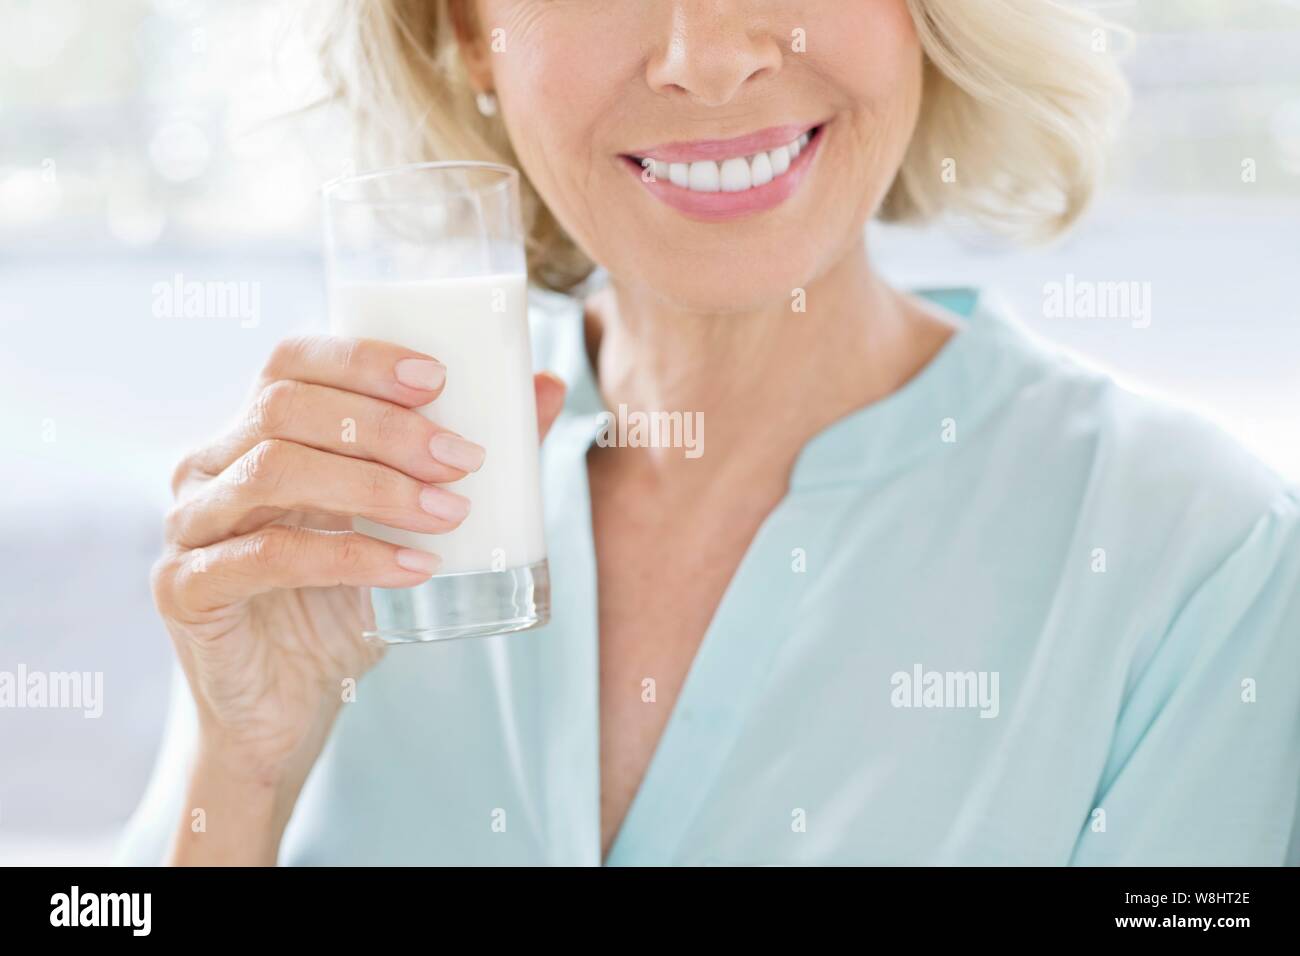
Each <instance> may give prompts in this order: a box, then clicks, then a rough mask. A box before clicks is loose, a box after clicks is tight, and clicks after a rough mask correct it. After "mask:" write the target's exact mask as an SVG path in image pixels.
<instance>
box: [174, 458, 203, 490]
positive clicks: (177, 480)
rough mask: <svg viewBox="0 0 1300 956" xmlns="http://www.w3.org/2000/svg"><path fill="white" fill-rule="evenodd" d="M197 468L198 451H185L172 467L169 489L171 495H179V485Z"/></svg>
mask: <svg viewBox="0 0 1300 956" xmlns="http://www.w3.org/2000/svg"><path fill="white" fill-rule="evenodd" d="M198 470H199V453H198V452H196V451H192V452H189V453H187V454H186V455H185V456H184V457H183V458H181V460H180V461H178V462H177V463H176V467H175V468H173V469H172V477H171V489H172V497H173V498H176V497H179V496H180V493H181V487H182V486H183V485H184V484H185V482H186V481H188V480H189V478H190V476H191V475H193V474H194V473H195V472H197V471H198Z"/></svg>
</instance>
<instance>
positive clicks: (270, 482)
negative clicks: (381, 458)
mask: <svg viewBox="0 0 1300 956" xmlns="http://www.w3.org/2000/svg"><path fill="white" fill-rule="evenodd" d="M469 507H470V503H469V499H468V498H466V497H465V496H464V495H458V494H456V493H455V492H454V491H449V490H448V489H446V488H443V487H441V486H439V485H431V484H426V483H424V482H421V481H416V480H415V479H414V478H412V477H410V476H409V475H404V474H402V473H401V472H400V471H397V470H396V469H394V468H389V467H388V466H387V465H381V464H378V463H377V462H370V461H361V460H360V459H357V458H346V457H344V456H342V455H332V454H330V453H329V452H324V451H320V450H319V449H316V448H309V447H307V446H306V445H299V444H297V443H295V442H290V441H282V440H280V439H272V440H270V441H264V442H261V443H260V444H258V445H256V446H254V447H253V448H252V449H250V450H249V451H248V452H246V453H245V454H244V455H242V456H240V457H239V458H238V459H237V460H236V461H234V462H233V463H232V464H231V465H230V467H228V468H227V469H226V470H225V471H223V472H222V473H221V474H220V475H218V476H217V478H216V479H215V480H213V481H209V482H205V483H204V484H202V485H200V486H198V487H197V489H196V490H195V492H194V494H193V495H191V496H190V497H189V498H188V499H186V500H185V501H184V502H182V503H180V504H179V505H177V506H176V507H175V508H173V509H172V511H171V512H170V514H169V515H168V517H167V537H168V540H169V541H171V542H174V543H175V544H177V545H178V546H180V547H182V548H201V547H204V546H205V545H209V544H213V543H215V542H217V541H221V540H223V539H225V538H231V537H235V536H237V535H241V534H247V533H249V532H251V531H253V530H255V529H256V528H259V527H262V526H263V525H266V524H270V523H271V522H272V521H275V520H277V519H279V518H281V517H283V516H284V515H285V514H287V513H288V512H290V511H305V512H323V513H325V514H331V515H340V516H347V517H360V518H367V519H369V520H370V521H374V522H377V523H379V524H383V525H388V526H390V527H393V528H404V529H406V530H408V531H418V532H422V533H424V534H445V533H446V532H448V531H450V530H452V529H453V528H455V527H456V526H457V525H459V524H460V523H461V522H462V521H464V520H465V516H466V515H467V514H468V513H469Z"/></svg>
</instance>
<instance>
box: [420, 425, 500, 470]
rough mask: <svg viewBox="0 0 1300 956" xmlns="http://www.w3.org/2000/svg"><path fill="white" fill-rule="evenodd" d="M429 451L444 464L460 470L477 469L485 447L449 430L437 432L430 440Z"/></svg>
mask: <svg viewBox="0 0 1300 956" xmlns="http://www.w3.org/2000/svg"><path fill="white" fill-rule="evenodd" d="M429 452H430V453H431V454H432V455H433V457H434V458H436V459H438V461H440V462H442V463H443V464H444V465H450V466H451V467H452V468H459V469H460V470H461V471H478V470H479V468H480V467H481V466H482V465H483V456H484V455H486V454H487V449H486V448H484V447H483V446H482V445H476V444H474V443H473V442H472V441H469V440H468V439H465V438H461V437H460V436H459V435H453V434H452V433H451V432H439V433H438V434H437V435H434V436H433V438H432V440H430V442H429Z"/></svg>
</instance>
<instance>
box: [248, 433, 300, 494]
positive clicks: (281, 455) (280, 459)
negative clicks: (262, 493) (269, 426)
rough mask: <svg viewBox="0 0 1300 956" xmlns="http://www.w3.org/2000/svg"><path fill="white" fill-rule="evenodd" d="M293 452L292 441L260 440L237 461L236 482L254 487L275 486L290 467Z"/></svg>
mask: <svg viewBox="0 0 1300 956" xmlns="http://www.w3.org/2000/svg"><path fill="white" fill-rule="evenodd" d="M292 454H293V449H292V445H291V443H290V442H286V441H281V440H280V439H278V438H267V439H264V440H263V441H260V442H258V443H257V444H256V445H254V446H253V447H252V448H250V449H249V450H248V451H246V452H244V454H243V455H242V456H241V457H240V459H239V461H238V462H237V463H236V465H235V474H234V479H235V483H236V484H239V485H248V486H251V487H254V488H274V487H275V485H276V484H277V483H278V482H279V481H280V478H281V476H283V474H284V472H285V469H286V468H288V466H289V459H290V458H291V457H292Z"/></svg>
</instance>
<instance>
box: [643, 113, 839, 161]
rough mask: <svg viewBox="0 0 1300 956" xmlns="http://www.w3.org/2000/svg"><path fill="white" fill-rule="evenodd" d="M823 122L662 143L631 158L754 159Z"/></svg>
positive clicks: (671, 159)
mask: <svg viewBox="0 0 1300 956" xmlns="http://www.w3.org/2000/svg"><path fill="white" fill-rule="evenodd" d="M820 125H821V124H820V123H786V124H785V125H783V126H769V127H767V128H766V129H761V130H758V131H757V132H754V133H746V134H745V135H744V136H737V137H735V138H734V139H696V140H690V141H689V142H675V143H660V144H659V145H658V146H647V147H645V148H644V149H636V150H632V151H631V152H630V153H628V154H627V155H629V156H635V157H636V158H637V159H657V160H660V161H661V162H666V163H696V162H705V161H707V160H713V161H714V162H717V161H719V160H723V159H733V158H735V157H740V156H753V155H755V154H756V153H762V152H766V151H767V150H770V149H776V148H777V147H778V146H788V145H789V144H790V143H793V142H794V141H795V140H796V139H798V138H799V137H800V136H802V135H803V134H804V133H807V132H808V131H809V130H813V129H816V128H817V127H818V126H820Z"/></svg>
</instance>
